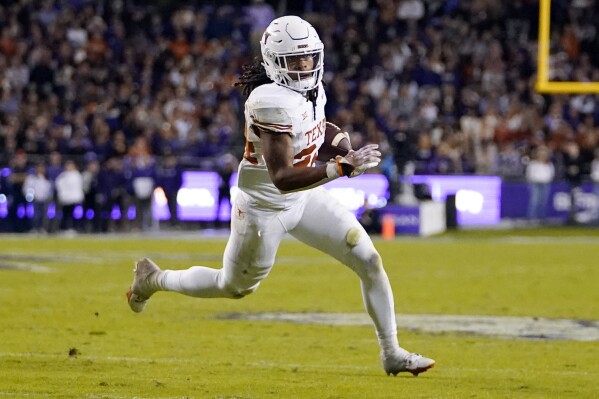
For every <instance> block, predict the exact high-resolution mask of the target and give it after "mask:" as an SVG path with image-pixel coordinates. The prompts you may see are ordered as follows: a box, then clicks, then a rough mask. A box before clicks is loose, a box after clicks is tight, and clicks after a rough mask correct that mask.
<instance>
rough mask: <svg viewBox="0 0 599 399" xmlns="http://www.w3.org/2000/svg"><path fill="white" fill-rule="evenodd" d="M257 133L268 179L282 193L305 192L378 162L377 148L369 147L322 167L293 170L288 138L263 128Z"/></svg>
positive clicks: (338, 157)
mask: <svg viewBox="0 0 599 399" xmlns="http://www.w3.org/2000/svg"><path fill="white" fill-rule="evenodd" d="M258 131H259V133H260V142H261V144H262V155H263V156H264V161H265V162H266V166H267V168H268V173H269V175H270V179H271V180H272V182H273V183H274V185H275V186H276V187H277V188H278V189H279V190H280V191H282V192H290V191H299V190H306V189H309V188H312V187H316V186H320V185H321V184H325V183H327V182H329V181H331V180H333V179H336V178H338V177H341V176H347V177H353V176H357V175H360V174H362V173H364V171H365V170H366V169H369V168H373V167H375V166H376V165H378V164H379V162H380V161H381V159H380V156H381V153H380V152H379V151H378V150H377V148H378V145H376V144H369V145H367V146H364V147H362V148H360V149H359V150H357V151H350V152H348V153H347V155H346V156H343V157H342V156H337V157H336V158H334V159H331V160H329V161H328V162H327V163H326V164H324V165H319V166H315V167H306V166H300V167H294V166H293V156H294V154H293V146H292V139H291V136H289V135H287V134H281V133H276V132H270V131H268V130H265V129H258Z"/></svg>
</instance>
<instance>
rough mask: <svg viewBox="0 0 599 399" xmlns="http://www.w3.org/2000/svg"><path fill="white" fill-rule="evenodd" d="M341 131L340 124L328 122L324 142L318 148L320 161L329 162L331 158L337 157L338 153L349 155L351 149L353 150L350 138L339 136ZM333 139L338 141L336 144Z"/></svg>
mask: <svg viewBox="0 0 599 399" xmlns="http://www.w3.org/2000/svg"><path fill="white" fill-rule="evenodd" d="M339 133H341V129H340V128H339V126H337V125H335V124H333V123H331V122H327V124H326V128H325V132H324V143H323V144H322V146H321V147H320V149H319V150H318V160H319V161H323V162H327V161H328V160H329V159H332V158H335V157H336V156H337V155H340V156H342V157H343V156H345V155H347V153H348V152H349V150H351V143H350V142H349V140H348V139H347V138H346V137H343V138H342V136H339V137H337V135H338V134H339ZM341 138H342V139H341ZM340 139H341V140H340ZM333 141H335V142H336V143H335V144H336V145H333V144H332V143H333Z"/></svg>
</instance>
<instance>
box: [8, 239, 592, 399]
mask: <svg viewBox="0 0 599 399" xmlns="http://www.w3.org/2000/svg"><path fill="white" fill-rule="evenodd" d="M594 234H595V231H594V230H591V231H589V232H585V231H583V230H580V229H577V230H568V231H567V233H565V234H563V235H560V231H558V230H537V231H536V234H533V232H530V233H523V232H522V231H516V232H512V233H508V232H484V233H480V234H478V233H475V232H456V233H453V234H447V235H444V236H441V237H437V238H431V239H398V240H396V241H389V242H388V241H376V246H377V248H378V249H379V251H380V252H381V255H382V257H383V260H384V262H385V268H386V270H387V272H388V274H389V277H390V280H391V283H392V286H393V289H394V293H395V300H396V310H397V312H398V313H405V314H419V313H427V314H456V315H504V316H538V317H550V318H557V317H562V318H575V319H591V320H597V319H599V293H598V292H597V290H596V283H597V281H599V270H598V268H597V263H596V253H597V250H596V247H597V244H596V241H595V240H593V238H594V237H597V236H596V235H594ZM521 237H524V238H526V239H520V238H521ZM24 238H25V236H6V237H2V238H1V239H0V263H2V262H5V263H11V264H13V265H14V264H19V265H21V266H22V267H21V268H6V269H0V281H1V282H2V284H0V303H2V306H0V320H2V329H0V376H1V378H0V398H1V397H15V398H38V397H39V398H44V397H51V398H52V397H53V398H85V397H88V398H134V397H137V398H397V397H409V398H432V397H434V398H472V397H475V398H510V397H513V398H558V397H559V398H592V397H595V395H596V392H597V391H599V382H598V381H599V364H598V362H597V361H596V359H597V358H598V357H599V347H598V346H599V345H598V343H597V342H570V341H518V340H502V339H493V338H484V337H477V336H466V335H463V334H456V333H451V332H446V333H435V334H430V333H423V332H411V331H407V330H400V332H399V337H400V341H401V342H402V344H403V345H404V346H405V347H406V348H408V349H410V350H414V351H418V352H421V353H423V354H425V355H427V356H431V357H433V358H435V359H436V360H437V363H438V364H437V366H436V367H435V368H434V369H432V370H430V371H429V372H427V373H424V374H422V375H421V376H419V377H418V378H414V377H412V376H411V375H401V376H399V377H397V378H393V377H387V376H386V375H385V374H384V372H383V370H382V368H381V366H380V363H379V360H378V346H377V344H376V339H375V336H374V330H373V329H372V327H370V326H328V325H303V324H286V323H280V322H257V321H251V320H223V319H220V318H219V317H220V316H221V315H223V314H228V313H257V312H278V311H282V312H339V313H357V312H364V310H363V305H362V299H361V296H360V290H359V282H358V280H357V278H356V277H355V276H354V274H353V273H352V272H350V271H349V270H347V269H346V268H344V267H343V266H342V265H340V264H338V263H337V262H336V261H334V260H332V259H330V258H328V257H327V256H326V255H323V254H321V253H319V252H317V251H314V250H312V249H309V248H307V247H306V246H304V245H303V244H300V243H297V242H295V241H293V240H289V241H285V242H283V244H282V245H281V249H280V251H279V254H278V257H277V265H276V266H275V268H274V269H273V272H272V273H271V276H269V277H268V278H267V279H266V280H265V281H264V282H263V284H262V285H261V287H260V289H258V291H257V292H256V293H254V294H252V295H250V296H248V297H246V298H244V299H243V300H237V301H235V300H225V299H212V300H199V299H194V298H189V297H185V296H181V295H176V294H173V293H158V294H157V295H156V297H155V298H153V299H152V301H150V303H149V305H148V309H147V310H146V311H145V312H144V313H142V314H133V313H132V312H131V311H130V310H129V308H128V306H127V304H126V301H125V295H124V294H125V291H126V289H127V287H128V284H129V283H130V280H131V276H132V268H133V262H134V261H135V260H136V259H138V258H139V257H142V256H150V257H152V258H153V259H154V260H156V262H157V263H158V264H159V265H161V266H162V267H167V268H175V269H178V268H186V267H189V266H191V265H206V266H211V267H220V259H221V258H222V251H223V250H224V246H225V241H224V240H223V239H205V238H198V239H197V240H188V239H180V238H172V239H171V238H169V237H165V238H162V239H155V238H142V239H140V238H128V237H118V239H115V238H111V237H79V238H75V239H58V238H31V237H26V239H24ZM33 264H34V265H37V266H39V267H41V268H38V269H35V268H34V269H31V268H30V269H27V267H26V266H27V265H33Z"/></svg>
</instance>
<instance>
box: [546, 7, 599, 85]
mask: <svg viewBox="0 0 599 399" xmlns="http://www.w3.org/2000/svg"><path fill="white" fill-rule="evenodd" d="M550 19H551V0H540V1H539V53H538V58H537V82H536V84H535V90H536V91H537V92H539V93H564V94H570V93H592V94H596V93H599V82H551V81H549V40H550V32H549V29H550V24H551V21H550Z"/></svg>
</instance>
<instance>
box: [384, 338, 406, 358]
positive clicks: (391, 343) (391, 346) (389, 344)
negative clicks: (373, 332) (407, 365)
mask: <svg viewBox="0 0 599 399" xmlns="http://www.w3.org/2000/svg"><path fill="white" fill-rule="evenodd" d="M378 339H379V345H380V346H381V351H382V352H383V353H384V354H385V355H391V354H393V355H397V354H399V356H401V357H406V356H407V355H409V354H410V352H408V351H407V350H405V349H404V348H402V347H401V346H399V342H398V341H397V335H396V334H394V335H392V336H388V337H378Z"/></svg>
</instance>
